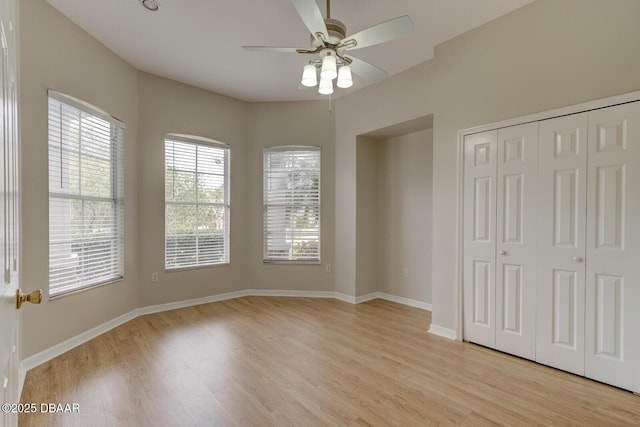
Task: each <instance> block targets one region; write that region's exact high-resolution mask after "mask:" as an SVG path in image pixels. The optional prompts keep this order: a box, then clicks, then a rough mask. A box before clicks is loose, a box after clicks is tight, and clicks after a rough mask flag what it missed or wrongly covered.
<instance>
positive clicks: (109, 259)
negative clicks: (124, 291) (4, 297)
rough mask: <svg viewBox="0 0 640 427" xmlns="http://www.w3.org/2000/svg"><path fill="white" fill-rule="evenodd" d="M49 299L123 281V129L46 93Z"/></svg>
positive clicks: (100, 115)
mask: <svg viewBox="0 0 640 427" xmlns="http://www.w3.org/2000/svg"><path fill="white" fill-rule="evenodd" d="M48 141H49V143H48V145H49V295H50V297H56V296H60V295H63V294H66V293H69V292H74V291H77V290H79V289H84V288H88V287H93V286H97V285H100V284H104V283H108V282H112V281H114V280H118V279H121V278H122V277H123V275H124V181H123V170H122V167H123V148H124V147H123V146H124V124H123V123H122V122H120V121H118V120H117V119H114V118H112V117H110V116H108V115H107V114H106V113H104V112H102V111H101V110H99V109H97V108H95V107H92V106H89V105H88V104H85V103H83V102H82V101H79V100H77V99H75V98H72V97H68V96H66V95H63V94H60V93H58V92H54V91H49V137H48Z"/></svg>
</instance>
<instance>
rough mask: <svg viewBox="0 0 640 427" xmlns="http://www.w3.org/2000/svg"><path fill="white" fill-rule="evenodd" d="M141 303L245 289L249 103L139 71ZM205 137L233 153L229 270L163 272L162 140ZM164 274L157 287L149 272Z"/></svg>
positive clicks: (214, 268) (163, 301) (209, 269)
mask: <svg viewBox="0 0 640 427" xmlns="http://www.w3.org/2000/svg"><path fill="white" fill-rule="evenodd" d="M138 86H139V106H140V108H139V126H140V133H139V151H140V159H139V162H138V165H139V174H140V180H139V197H138V204H139V221H140V228H139V233H138V240H139V245H140V295H141V299H140V304H141V305H142V306H147V305H154V304H161V303H167V302H174V301H180V300H186V299H192V298H200V297H205V296H209V295H215V294H219V293H224V292H229V291H234V290H240V289H244V288H245V283H246V279H247V275H246V259H247V258H246V242H247V234H246V219H247V203H246V201H247V178H246V177H247V166H246V158H247V119H248V107H247V104H246V103H244V102H241V101H238V100H235V99H232V98H228V97H226V96H222V95H217V94H214V93H212V92H208V91H205V90H202V89H197V88H194V87H192V86H188V85H184V84H181V83H177V82H175V81H172V80H167V79H165V78H162V77H157V76H153V75H151V74H146V73H142V72H140V73H139V81H138ZM166 133H180V134H189V135H198V136H204V137H207V138H211V139H214V140H216V141H220V142H224V143H226V144H229V146H230V148H231V165H230V174H231V194H230V204H231V209H230V212H231V218H230V220H231V222H230V224H231V231H230V233H231V234H230V235H231V241H230V250H231V252H230V261H231V262H230V264H229V265H223V266H216V267H207V268H196V269H189V270H183V271H171V272H165V269H164V135H165V134H166ZM152 272H158V282H151V273H152Z"/></svg>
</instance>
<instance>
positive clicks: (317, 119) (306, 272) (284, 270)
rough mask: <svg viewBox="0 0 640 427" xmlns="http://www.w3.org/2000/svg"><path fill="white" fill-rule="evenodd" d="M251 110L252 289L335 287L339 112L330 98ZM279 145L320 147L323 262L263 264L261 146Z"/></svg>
mask: <svg viewBox="0 0 640 427" xmlns="http://www.w3.org/2000/svg"><path fill="white" fill-rule="evenodd" d="M249 111H250V114H249V122H248V129H249V148H248V170H247V183H248V204H247V216H248V219H247V229H248V244H247V260H246V266H245V267H246V268H247V270H248V274H249V277H248V282H247V288H249V289H274V290H303V291H332V290H333V273H327V272H326V271H325V266H326V264H333V252H334V235H335V228H334V211H335V207H334V198H335V196H334V190H335V180H334V176H335V172H334V159H335V155H334V126H335V125H334V115H333V114H332V113H330V112H329V103H328V102H317V101H312V102H265V103H256V104H251V106H250V109H249ZM278 145H311V146H316V147H321V150H322V154H321V156H322V157H321V164H322V171H321V183H320V188H321V195H320V197H321V202H320V203H321V212H320V221H321V224H320V232H321V249H320V250H321V254H320V257H321V262H322V265H282V264H279V265H277V264H263V263H262V243H263V238H262V236H263V234H262V230H263V225H262V209H263V208H262V206H263V205H262V150H263V148H265V147H275V146H278Z"/></svg>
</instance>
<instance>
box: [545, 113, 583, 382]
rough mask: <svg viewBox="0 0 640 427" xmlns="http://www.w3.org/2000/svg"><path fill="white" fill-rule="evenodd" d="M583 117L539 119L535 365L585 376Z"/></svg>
mask: <svg viewBox="0 0 640 427" xmlns="http://www.w3.org/2000/svg"><path fill="white" fill-rule="evenodd" d="M587 149H588V147H587V113H581V114H573V115H570V116H564V117H558V118H555V119H550V120H544V121H541V122H540V125H539V141H538V250H537V263H538V277H537V280H538V286H537V289H538V298H537V302H536V307H537V309H536V311H537V314H536V321H537V324H536V361H538V362H540V363H544V364H546V365H550V366H554V367H556V368H560V369H563V370H566V371H569V372H573V373H576V374H580V375H584V367H585V344H584V343H585V339H584V337H585V335H584V334H585V330H584V327H585V226H586V195H587V190H586V184H587V173H586V172H587Z"/></svg>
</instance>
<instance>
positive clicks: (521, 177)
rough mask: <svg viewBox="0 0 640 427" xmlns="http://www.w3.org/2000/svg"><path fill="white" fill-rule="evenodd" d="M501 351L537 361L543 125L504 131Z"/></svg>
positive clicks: (498, 327)
mask: <svg viewBox="0 0 640 427" xmlns="http://www.w3.org/2000/svg"><path fill="white" fill-rule="evenodd" d="M497 154H498V159H497V163H498V169H497V180H496V183H497V196H496V201H497V212H496V217H497V220H496V234H497V237H496V245H497V247H496V250H497V254H496V273H495V275H496V291H495V295H496V349H498V350H501V351H504V352H507V353H511V354H515V355H517V356H521V357H525V358H527V359H534V358H535V345H536V336H535V330H536V328H535V327H536V274H537V271H536V235H537V230H536V206H537V203H538V201H537V197H538V192H537V188H538V182H537V174H538V161H537V159H538V123H527V124H523V125H518V126H511V127H508V128H502V129H499V130H498V153H497Z"/></svg>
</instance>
